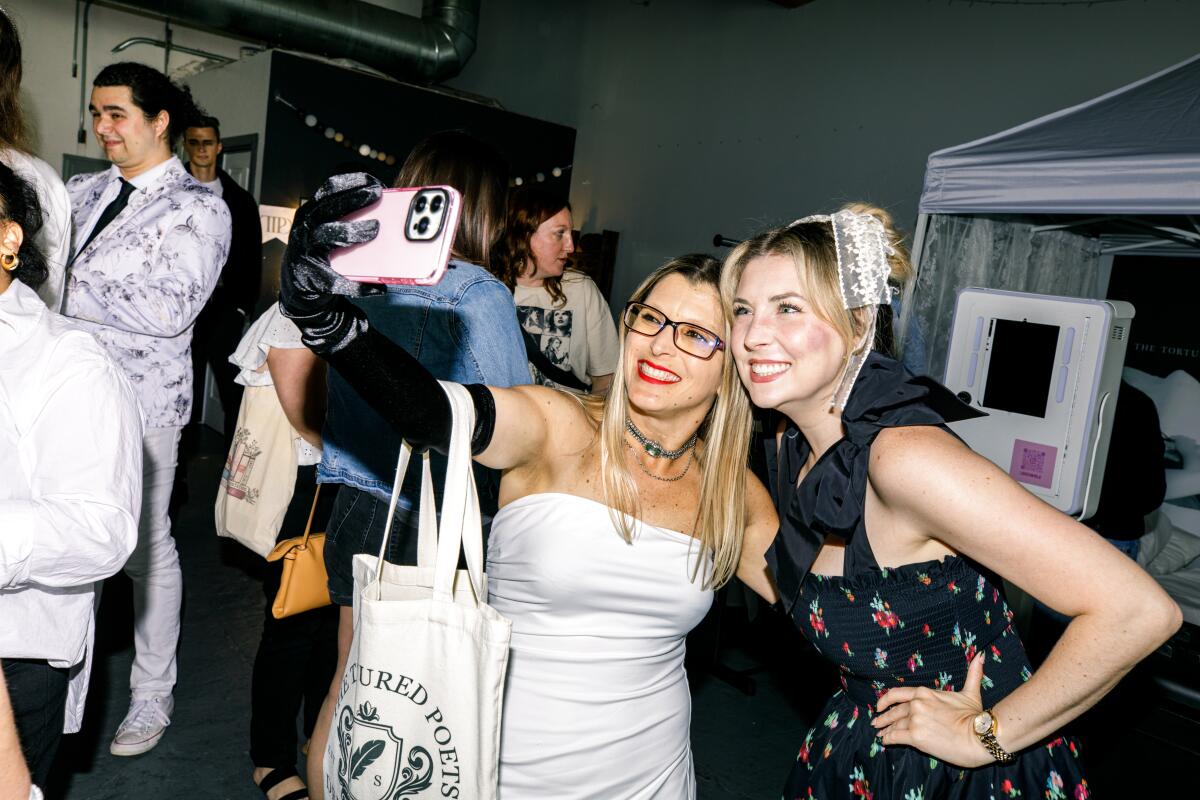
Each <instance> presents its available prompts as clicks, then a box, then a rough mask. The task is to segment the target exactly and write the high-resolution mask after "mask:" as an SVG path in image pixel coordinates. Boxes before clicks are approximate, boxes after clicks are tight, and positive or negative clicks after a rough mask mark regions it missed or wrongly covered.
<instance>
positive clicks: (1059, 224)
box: [897, 55, 1200, 378]
mask: <svg viewBox="0 0 1200 800" xmlns="http://www.w3.org/2000/svg"><path fill="white" fill-rule="evenodd" d="M1194 247H1200V55H1197V56H1194V57H1192V58H1190V59H1188V60H1187V61H1184V62H1183V63H1181V64H1178V65H1176V66H1173V67H1171V68H1169V69H1166V70H1163V71H1162V72H1159V73H1157V74H1155V75H1151V76H1150V77H1148V78H1144V79H1142V80H1140V81H1137V82H1136V83H1133V84H1130V85H1129V86H1125V87H1124V88H1121V89H1117V90H1116V91H1113V92H1109V93H1108V94H1105V95H1103V96H1102V97H1098V98H1096V99H1094V100H1090V101H1088V102H1086V103H1083V104H1081V105H1077V106H1074V107H1072V108H1068V109H1064V110H1062V111H1057V112H1055V113H1053V114H1049V115H1047V116H1044V117H1041V118H1040V119H1036V120H1034V121H1032V122H1027V123H1025V124H1024V125H1019V126H1017V127H1015V128H1012V129H1010V130H1007V131H1003V132H1001V133H997V134H994V135H992V136H988V137H985V138H983V139H978V140H976V141H974V142H968V143H967V144H963V145H958V146H956V147H950V148H947V149H945V150H939V151H937V152H935V153H933V154H932V155H930V156H929V160H928V162H927V166H926V171H925V185H924V190H923V191H922V194H921V203H920V216H919V217H918V221H917V231H916V235H915V237H914V242H913V264H914V265H915V266H916V269H917V277H916V280H915V281H912V282H910V284H909V286H908V287H907V288H906V292H905V298H904V303H903V315H902V318H901V320H900V336H898V337H897V339H898V341H901V342H904V341H906V337H905V336H904V333H905V332H906V331H907V329H908V326H909V325H910V320H913V319H915V320H916V321H917V322H916V324H917V325H918V327H919V329H921V331H922V333H923V334H924V336H923V337H922V338H924V339H925V340H926V341H927V342H928V343H929V351H928V354H927V356H926V357H925V358H924V361H925V369H926V371H927V372H929V373H930V374H932V375H934V376H936V377H939V378H940V377H941V371H942V369H943V365H944V358H945V352H946V344H947V343H946V342H945V339H946V338H947V337H948V332H949V324H950V317H951V316H952V313H953V308H954V300H955V294H956V292H957V290H958V288H961V287H963V286H986V287H988V288H996V289H1013V290H1017V291H1032V292H1040V293H1045V294H1060V295H1074V296H1089V295H1090V296H1093V297H1094V296H1097V293H1098V292H1102V291H1103V288H1104V284H1105V283H1106V282H1107V277H1106V275H1104V274H1102V273H1103V272H1104V269H1105V267H1104V265H1105V263H1106V260H1105V259H1103V256H1104V255H1106V254H1109V253H1113V252H1117V251H1118V250H1131V249H1147V248H1149V249H1153V250H1155V251H1159V252H1171V251H1174V252H1175V253H1176V254H1178V253H1179V252H1180V251H1184V252H1191V253H1200V251H1196V250H1193V249H1192V248H1194ZM1108 263H1111V262H1108ZM906 360H907V359H906Z"/></svg>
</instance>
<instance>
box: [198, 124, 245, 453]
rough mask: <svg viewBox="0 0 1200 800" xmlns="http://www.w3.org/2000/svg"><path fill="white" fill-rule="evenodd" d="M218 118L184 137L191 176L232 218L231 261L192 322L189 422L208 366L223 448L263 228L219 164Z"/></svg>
mask: <svg viewBox="0 0 1200 800" xmlns="http://www.w3.org/2000/svg"><path fill="white" fill-rule="evenodd" d="M220 125H221V124H220V122H219V121H218V120H217V118H216V117H207V116H206V117H199V118H197V119H196V120H195V121H194V123H193V125H191V126H190V127H189V128H188V129H187V130H186V131H184V135H183V148H184V150H186V151H187V155H188V163H187V165H186V166H187V170H188V172H190V173H191V175H192V177H193V178H195V179H196V180H197V181H199V182H200V183H201V184H203V185H204V186H206V187H208V189H209V190H210V191H212V193H213V194H215V195H217V196H218V197H220V198H221V199H222V200H224V201H225V205H227V206H228V207H229V213H230V215H231V216H232V217H233V238H232V241H231V242H230V247H229V259H228V260H227V261H226V262H225V265H224V266H223V267H222V268H221V278H220V280H219V282H218V283H217V288H216V290H215V291H214V292H213V294H212V298H211V299H210V300H209V301H208V304H207V305H206V306H205V307H204V310H203V311H201V312H200V316H199V317H198V318H197V320H196V331H195V335H194V337H193V339H192V365H193V368H194V370H195V378H196V380H195V383H194V386H195V392H196V398H197V399H196V402H195V403H194V404H193V406H192V409H193V410H192V421H193V422H195V421H197V420H198V419H199V418H200V410H201V407H202V406H203V400H202V398H203V393H204V374H205V373H204V368H205V366H206V365H208V366H211V367H212V370H213V375H214V376H215V377H216V384H217V393H218V395H219V396H220V398H221V407H222V409H223V410H224V412H225V439H226V444H228V443H229V442H231V441H232V440H233V432H234V427H235V424H236V422H237V413H238V406H239V405H240V404H241V400H242V388H241V387H240V386H238V385H237V384H236V383H234V377H235V376H236V375H237V367H235V366H233V365H232V364H230V363H229V356H230V354H232V353H233V351H234V350H235V349H236V348H237V344H238V341H239V340H240V339H241V337H242V331H243V330H244V328H245V323H246V322H247V321H252V316H253V314H254V311H255V305H256V304H257V302H258V293H259V284H260V282H261V281H262V229H261V227H260V223H259V219H258V204H257V203H255V202H254V197H253V196H251V194H250V193H249V192H248V191H246V190H245V189H243V188H242V187H241V186H239V185H238V184H237V182H236V181H235V180H234V179H233V178H231V177H229V173H227V172H226V171H225V170H223V169H221V168H220V167H218V166H217V157H218V156H219V155H220V153H221V127H220Z"/></svg>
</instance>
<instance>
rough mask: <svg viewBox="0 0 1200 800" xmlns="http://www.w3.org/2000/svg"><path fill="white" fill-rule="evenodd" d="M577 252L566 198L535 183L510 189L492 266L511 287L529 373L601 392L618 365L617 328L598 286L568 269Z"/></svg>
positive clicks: (556, 384) (566, 385)
mask: <svg viewBox="0 0 1200 800" xmlns="http://www.w3.org/2000/svg"><path fill="white" fill-rule="evenodd" d="M574 252H575V244H574V241H573V239H572V236H571V206H570V204H569V203H567V202H565V201H564V200H563V199H562V198H561V197H558V196H556V195H554V194H552V193H550V192H548V191H547V190H545V189H542V188H540V187H536V186H530V187H525V188H524V189H519V190H517V191H516V192H514V193H513V194H512V196H511V197H510V198H509V202H508V226H507V227H506V228H505V230H504V240H503V243H502V246H501V247H500V248H499V250H498V252H497V254H496V258H495V260H494V262H493V264H494V271H495V272H496V274H497V276H499V278H500V280H502V281H504V283H505V285H507V286H508V288H510V289H512V290H513V300H514V301H515V302H516V304H517V315H518V316H519V317H520V318H521V322H522V326H521V327H522V329H523V331H524V336H525V349H526V351H527V353H528V355H529V364H530V368H531V372H532V374H533V376H534V379H535V380H536V381H537V382H538V383H540V384H543V385H545V386H553V387H557V388H560V389H570V390H571V391H575V392H581V393H586V394H598V395H603V394H605V393H606V392H607V391H608V387H609V386H610V385H611V384H612V380H613V372H614V370H615V369H616V364H617V356H618V353H619V350H620V344H619V342H618V341H617V329H616V326H615V325H613V319H612V314H611V313H610V312H609V309H608V302H607V301H606V300H605V299H604V295H602V294H600V290H599V289H598V288H597V287H596V284H595V283H594V282H593V281H592V279H591V278H589V277H588V276H587V275H584V274H583V273H582V272H577V271H575V270H573V269H571V268H570V264H571V254H572V253H574Z"/></svg>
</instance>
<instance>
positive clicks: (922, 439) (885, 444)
mask: <svg viewBox="0 0 1200 800" xmlns="http://www.w3.org/2000/svg"><path fill="white" fill-rule="evenodd" d="M991 466H992V465H991V463H990V462H988V461H987V460H986V459H984V458H982V457H981V456H979V455H978V454H976V453H975V452H974V451H973V450H971V449H970V448H969V447H967V446H966V445H965V444H963V443H962V442H961V441H959V440H958V439H957V438H955V437H954V436H953V435H952V434H950V433H948V432H946V431H944V430H942V429H941V428H938V427H937V426H935V425H909V426H904V427H896V428H887V429H885V430H883V431H881V432H880V433H879V435H878V436H877V437H876V438H875V441H874V443H873V444H872V445H871V463H870V473H869V474H870V479H871V486H872V487H873V488H874V489H875V491H876V492H878V493H879V495H880V497H881V498H884V499H885V500H898V501H903V500H905V499H912V498H914V497H916V496H920V495H923V494H925V490H926V489H927V488H928V487H930V486H933V485H938V486H942V485H945V483H946V482H947V481H948V480H951V479H953V478H954V477H958V478H966V477H968V476H970V475H972V474H977V473H978V471H979V470H980V469H983V470H987V469H988V468H989V467H991Z"/></svg>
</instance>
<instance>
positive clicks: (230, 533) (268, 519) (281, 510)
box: [214, 386, 297, 557]
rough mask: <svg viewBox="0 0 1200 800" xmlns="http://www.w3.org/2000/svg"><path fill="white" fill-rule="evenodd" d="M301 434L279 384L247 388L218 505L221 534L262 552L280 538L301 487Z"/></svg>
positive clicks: (220, 487)
mask: <svg viewBox="0 0 1200 800" xmlns="http://www.w3.org/2000/svg"><path fill="white" fill-rule="evenodd" d="M296 436H297V434H296V432H295V431H294V430H292V426H291V423H289V422H288V419H287V416H286V415H285V414H284V413H283V406H281V405H280V404H279V397H278V395H276V394H275V387H274V386H247V387H246V388H245V391H244V392H243V393H242V405H241V407H240V408H239V409H238V419H237V428H236V429H235V431H234V434H233V445H232V446H231V447H230V448H229V455H228V456H227V457H226V459H225V468H224V469H223V470H222V471H221V485H220V486H219V487H218V489H217V501H216V505H215V507H214V512H215V517H216V526H217V535H218V536H227V537H229V538H232V539H236V540H237V541H238V542H240V543H241V544H243V545H245V546H246V547H248V548H250V549H251V550H253V551H254V552H256V553H258V554H259V555H260V556H263V557H265V556H266V555H267V554H268V553H270V552H271V551H272V550H273V549H274V548H275V537H277V536H278V535H279V526H280V525H282V524H283V516H284V514H286V513H287V508H288V504H289V503H290V502H291V501H292V490H293V489H294V488H295V485H296V444H295V440H296Z"/></svg>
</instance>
